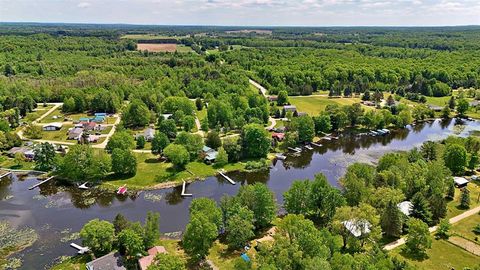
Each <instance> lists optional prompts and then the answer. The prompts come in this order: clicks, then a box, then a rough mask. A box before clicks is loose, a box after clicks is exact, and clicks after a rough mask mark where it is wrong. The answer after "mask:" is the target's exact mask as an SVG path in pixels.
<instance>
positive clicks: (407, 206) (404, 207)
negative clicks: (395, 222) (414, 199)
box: [397, 201, 413, 216]
mask: <svg viewBox="0 0 480 270" xmlns="http://www.w3.org/2000/svg"><path fill="white" fill-rule="evenodd" d="M397 207H398V209H399V210H400V212H402V213H404V214H405V215H406V216H410V213H411V212H412V209H413V203H411V202H409V201H403V202H401V203H399V204H397Z"/></svg>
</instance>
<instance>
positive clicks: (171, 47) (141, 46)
mask: <svg viewBox="0 0 480 270" xmlns="http://www.w3.org/2000/svg"><path fill="white" fill-rule="evenodd" d="M137 50H139V51H149V52H175V51H176V50H177V44H171V43H170V44H168V43H167V44H150V43H138V44H137Z"/></svg>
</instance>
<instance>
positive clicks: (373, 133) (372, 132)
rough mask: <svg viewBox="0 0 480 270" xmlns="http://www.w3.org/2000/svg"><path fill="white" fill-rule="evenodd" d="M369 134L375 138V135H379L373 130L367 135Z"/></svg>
mask: <svg viewBox="0 0 480 270" xmlns="http://www.w3.org/2000/svg"><path fill="white" fill-rule="evenodd" d="M369 134H370V135H372V136H377V135H379V134H378V133H377V132H376V131H373V130H372V131H370V133H369Z"/></svg>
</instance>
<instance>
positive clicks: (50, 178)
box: [28, 176, 55, 190]
mask: <svg viewBox="0 0 480 270" xmlns="http://www.w3.org/2000/svg"><path fill="white" fill-rule="evenodd" d="M54 177H55V176H50V177H49V178H47V179H45V180H43V181H42V182H40V183H37V184H35V185H33V186H31V187H29V188H28V190H32V189H34V188H36V187H38V186H40V185H42V184H45V183H46V182H48V181H50V180H52V179H53V178H54Z"/></svg>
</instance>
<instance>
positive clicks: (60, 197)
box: [0, 120, 480, 269]
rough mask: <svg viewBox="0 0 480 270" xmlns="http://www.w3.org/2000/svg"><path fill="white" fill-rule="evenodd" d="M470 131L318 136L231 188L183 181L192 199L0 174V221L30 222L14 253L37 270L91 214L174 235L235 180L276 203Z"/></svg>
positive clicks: (477, 126)
mask: <svg viewBox="0 0 480 270" xmlns="http://www.w3.org/2000/svg"><path fill="white" fill-rule="evenodd" d="M475 130H480V122H477V121H466V122H462V121H459V120H449V121H440V120H435V121H433V122H427V123H424V124H418V125H415V126H408V127H407V128H405V129H400V130H395V131H392V132H391V134H388V135H385V136H378V137H372V136H358V135H353V134H345V135H343V136H341V137H340V138H339V139H338V140H332V141H326V140H324V141H321V143H322V146H321V147H314V149H313V150H303V152H302V154H301V155H300V156H294V155H288V157H287V159H286V160H284V161H277V162H274V163H273V164H272V167H271V169H270V170H266V171H262V172H252V173H246V172H241V173H240V172H237V173H230V174H228V175H229V176H230V177H231V178H232V179H233V180H235V181H237V185H231V184H230V183H229V182H227V181H226V180H224V179H222V178H217V177H209V178H207V179H205V180H204V181H198V182H194V183H191V184H189V185H188V186H187V192H188V193H192V194H193V197H190V198H182V197H181V196H180V192H181V187H177V188H171V189H165V190H156V191H143V192H140V193H139V194H136V195H134V196H133V195H132V196H125V197H122V196H117V195H116V194H112V193H106V192H101V191H98V190H95V189H91V190H86V191H85V190H80V189H78V188H74V187H58V186H55V183H54V182H49V183H46V184H44V185H41V186H40V187H39V188H36V189H34V190H28V187H30V186H32V185H33V184H35V183H38V180H37V179H36V177H35V176H34V175H27V176H23V177H17V176H11V177H5V178H3V179H1V180H0V218H1V219H4V220H8V221H9V222H10V223H11V224H12V225H13V226H15V227H22V226H29V227H32V228H34V229H35V230H36V231H37V232H38V234H39V240H38V241H37V242H36V243H35V244H34V245H33V246H31V247H29V248H27V249H25V250H24V251H22V252H21V253H19V254H15V255H14V257H18V258H21V259H22V260H23V266H22V268H21V269H40V268H42V267H44V266H48V265H50V264H52V262H53V261H54V260H55V259H56V258H58V257H60V256H63V255H74V254H76V250H74V249H73V248H71V247H70V246H69V244H70V243H71V242H76V243H78V244H80V240H79V239H76V240H72V239H74V238H75V237H73V236H72V233H75V232H78V231H79V230H80V229H81V227H82V226H83V225H84V224H85V223H86V222H88V221H89V220H91V219H95V218H99V219H105V220H110V221H111V220H113V218H114V217H115V215H116V214H117V213H122V214H123V215H125V216H126V217H127V218H128V219H130V220H132V221H143V220H144V218H145V216H146V213H147V211H157V212H159V213H160V227H161V231H162V232H178V231H181V230H183V229H184V228H185V225H186V224H187V222H188V219H189V217H188V206H189V205H190V202H191V200H192V199H193V198H199V197H208V198H212V199H214V200H217V201H218V200H219V199H220V198H221V197H222V196H223V195H224V194H230V195H234V194H236V193H237V191H238V189H239V187H240V186H241V185H246V184H252V183H255V182H262V183H265V184H266V185H268V187H269V188H270V189H271V190H272V191H273V192H275V194H276V197H277V201H278V203H279V204H280V205H281V203H282V194H283V192H285V191H286V190H287V189H288V188H289V187H290V185H291V183H292V182H293V181H294V180H296V179H307V178H308V179H312V178H313V176H314V175H315V174H317V173H323V174H325V175H326V176H327V178H328V180H329V182H330V183H331V184H332V185H334V186H337V187H338V179H339V178H340V177H341V176H342V175H343V174H344V172H345V169H346V168H347V167H348V165H350V164H351V163H354V162H366V163H372V164H374V163H375V162H376V161H377V160H378V159H379V158H380V157H381V156H382V155H383V154H385V153H387V152H392V151H401V150H409V149H412V148H413V147H415V146H420V145H421V144H422V143H423V142H425V141H428V140H441V139H444V138H446V137H447V136H449V135H457V136H468V135H469V134H471V132H472V131H475Z"/></svg>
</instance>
